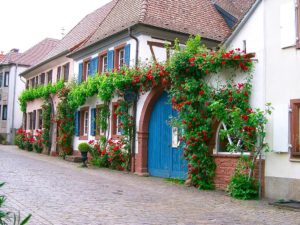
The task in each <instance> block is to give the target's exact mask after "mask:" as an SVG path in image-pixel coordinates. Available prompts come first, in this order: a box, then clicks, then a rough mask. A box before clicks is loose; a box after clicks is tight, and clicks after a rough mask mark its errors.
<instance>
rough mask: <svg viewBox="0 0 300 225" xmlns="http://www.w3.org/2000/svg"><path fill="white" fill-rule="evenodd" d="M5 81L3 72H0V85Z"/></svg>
mask: <svg viewBox="0 0 300 225" xmlns="http://www.w3.org/2000/svg"><path fill="white" fill-rule="evenodd" d="M2 83H3V73H0V87H2Z"/></svg>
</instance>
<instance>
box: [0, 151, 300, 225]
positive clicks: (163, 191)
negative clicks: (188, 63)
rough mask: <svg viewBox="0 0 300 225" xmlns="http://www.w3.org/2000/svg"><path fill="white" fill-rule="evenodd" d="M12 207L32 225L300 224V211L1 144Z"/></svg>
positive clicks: (1, 171) (1, 175) (0, 162)
mask: <svg viewBox="0 0 300 225" xmlns="http://www.w3.org/2000/svg"><path fill="white" fill-rule="evenodd" d="M0 181H5V182H6V185H5V186H4V188H2V189H1V190H0V193H3V192H4V194H5V195H7V205H8V207H10V208H13V209H15V210H20V211H21V212H22V215H23V216H24V215H26V214H28V213H32V214H33V217H32V219H31V221H30V223H29V224H32V225H44V224H47V225H48V224H55V225H62V224H66V225H71V224H72V225H77V224H78V225H93V224H95V225H96V224H114V225H117V224H191V225H192V224H230V225H232V224H272V225H275V224H278V225H279V224H280V225H282V224H284V225H285V224H287V225H288V224H300V213H299V212H294V211H288V210H282V209H278V208H274V207H272V206H269V205H268V203H267V202H266V201H261V202H258V201H238V200H234V199H232V198H230V197H228V196H226V195H225V194H224V193H223V192H218V191H198V190H197V189H195V188H188V187H185V186H183V185H176V184H171V183H168V182H166V181H165V180H163V179H158V178H153V177H138V176H135V175H132V174H127V173H122V172H116V171H110V170H107V169H91V168H89V169H83V168H80V167H79V165H78V164H73V163H69V162H65V161H63V160H61V159H59V158H52V157H48V156H45V155H38V154H36V153H32V152H26V151H22V150H18V149H17V148H16V147H8V146H0Z"/></svg>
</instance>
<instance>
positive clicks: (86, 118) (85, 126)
mask: <svg viewBox="0 0 300 225" xmlns="http://www.w3.org/2000/svg"><path fill="white" fill-rule="evenodd" d="M83 119H84V123H83V136H87V135H88V132H89V112H88V111H85V112H84V118H83Z"/></svg>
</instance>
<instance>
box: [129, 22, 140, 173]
mask: <svg viewBox="0 0 300 225" xmlns="http://www.w3.org/2000/svg"><path fill="white" fill-rule="evenodd" d="M128 34H129V37H131V38H132V39H134V40H135V42H136V50H135V68H137V67H138V59H139V45H140V43H139V40H138V39H137V37H135V36H133V35H132V32H131V27H129V28H128ZM137 101H138V96H137V97H136V98H135V99H134V101H133V109H132V110H133V130H132V140H131V159H130V160H131V163H130V166H131V172H132V173H134V172H135V152H136V151H135V148H136V145H135V144H136V140H135V139H136V113H137Z"/></svg>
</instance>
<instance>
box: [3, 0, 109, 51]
mask: <svg viewBox="0 0 300 225" xmlns="http://www.w3.org/2000/svg"><path fill="white" fill-rule="evenodd" d="M109 1H110V0H3V1H1V4H0V8H1V12H0V21H1V23H0V28H1V31H0V52H1V51H4V53H6V52H8V51H9V50H11V49H12V48H18V49H20V51H21V52H24V51H26V50H27V49H29V48H30V47H32V46H33V45H35V44H36V43H38V42H40V41H41V40H43V39H44V38H46V37H51V38H57V39H61V37H62V35H61V32H62V31H61V28H62V27H64V28H65V33H67V32H68V31H69V30H70V29H72V28H73V27H74V26H75V25H76V24H77V23H78V22H79V21H80V20H81V19H82V18H83V17H84V16H85V15H86V14H89V13H91V12H92V11H94V10H96V9H97V8H99V7H101V6H102V5H104V4H106V3H107V2H109Z"/></svg>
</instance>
